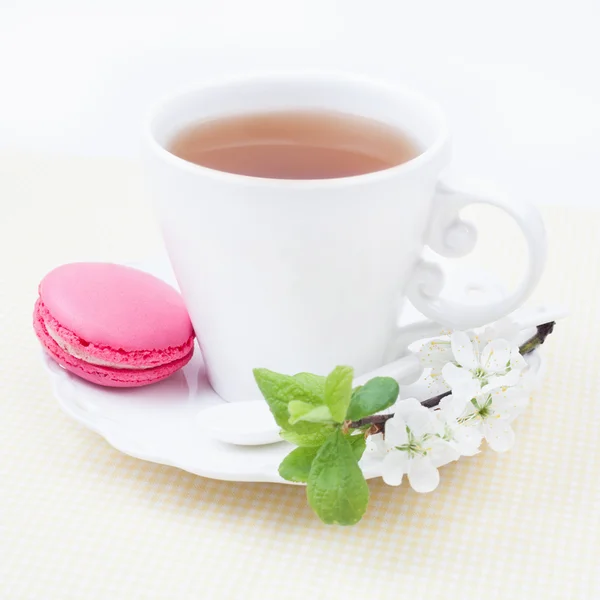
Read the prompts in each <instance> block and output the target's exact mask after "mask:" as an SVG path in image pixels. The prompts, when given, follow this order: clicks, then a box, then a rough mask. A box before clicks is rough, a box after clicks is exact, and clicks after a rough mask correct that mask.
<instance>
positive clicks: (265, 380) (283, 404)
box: [254, 369, 323, 431]
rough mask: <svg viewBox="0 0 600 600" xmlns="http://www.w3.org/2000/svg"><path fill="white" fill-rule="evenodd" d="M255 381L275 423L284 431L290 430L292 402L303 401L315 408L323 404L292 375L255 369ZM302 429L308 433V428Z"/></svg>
mask: <svg viewBox="0 0 600 600" xmlns="http://www.w3.org/2000/svg"><path fill="white" fill-rule="evenodd" d="M254 379H255V380H256V383H257V385H258V388H259V389H260V391H261V393H262V395H263V396H264V398H265V400H266V401H267V404H268V405H269V408H270V409H271V412H272V413H273V417H275V421H276V422H277V424H278V425H279V427H281V428H282V429H289V428H290V423H289V412H288V404H289V403H290V401H292V400H301V401H303V402H306V403H308V404H313V405H315V406H318V405H320V404H323V401H322V400H321V399H320V398H319V397H318V396H316V395H315V394H314V393H313V392H312V391H311V390H310V389H307V388H305V387H304V386H302V385H300V383H298V382H297V381H296V380H295V379H294V378H293V377H291V376H290V375H281V374H280V373H275V372H274V371H270V370H269V369H254ZM305 425H307V424H305ZM301 429H304V430H306V431H308V430H307V428H306V427H303V428H301Z"/></svg>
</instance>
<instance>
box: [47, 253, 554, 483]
mask: <svg viewBox="0 0 600 600" xmlns="http://www.w3.org/2000/svg"><path fill="white" fill-rule="evenodd" d="M135 266H136V267H138V268H141V269H144V270H146V271H148V272H151V273H153V274H155V275H157V276H159V277H161V278H163V279H165V280H166V281H168V282H169V283H171V284H175V281H174V278H173V276H172V274H171V273H170V269H169V267H168V263H167V262H166V261H164V260H158V261H149V262H147V263H144V264H137V265H135ZM453 279H454V280H455V281H457V280H458V282H459V283H458V284H457V288H456V289H455V290H454V289H453V290H451V295H452V297H454V298H456V299H457V300H461V301H471V302H473V303H474V304H479V303H481V302H491V301H494V300H496V299H498V297H499V296H501V295H502V294H503V292H502V288H501V286H499V285H498V284H497V283H496V282H494V281H491V280H489V278H488V279H487V281H486V284H485V285H482V286H478V294H477V295H476V297H475V298H473V296H472V289H473V284H472V282H473V280H474V279H476V280H478V281H482V278H481V277H480V273H476V274H474V273H473V272H465V273H464V276H462V277H461V278H460V279H457V277H456V274H455V276H454V277H453ZM460 281H462V282H463V286H462V289H461V285H460ZM422 319H423V317H422V316H421V315H420V314H419V313H418V312H417V311H415V310H414V308H412V307H411V306H406V308H405V310H404V312H403V318H402V324H403V325H406V324H409V323H412V322H417V321H420V320H422ZM528 361H529V362H530V365H531V367H532V368H531V369H530V370H529V374H528V377H531V383H532V385H534V384H537V383H539V381H540V379H541V376H542V371H543V369H542V360H541V355H540V353H539V351H537V352H535V353H533V354H532V355H530V356H529V357H528ZM44 364H45V365H46V367H47V370H48V372H49V373H50V376H51V379H52V383H53V388H54V395H55V396H56V398H57V399H58V402H59V404H60V406H61V408H62V409H63V410H64V411H65V412H66V413H67V414H68V415H70V416H71V417H73V418H74V419H75V420H76V421H79V422H80V423H82V424H83V425H85V426H86V427H88V428H89V429H91V430H92V431H95V432H96V433H98V434H100V435H101V436H102V437H104V438H105V439H106V440H107V441H108V443H109V444H110V445H111V446H113V447H115V448H116V449H117V450H120V451H121V452H124V453H125V454H128V455H130V456H134V457H136V458H140V459H143V460H148V461H152V462H156V463H160V464H165V465H171V466H174V467H178V468H180V469H184V470H185V471H189V472H191V473H195V474H197V475H202V476H204V477H210V478H212V479H222V480H227V481H256V482H261V481H262V482H275V483H289V482H287V481H285V480H283V479H282V478H281V477H280V476H279V474H278V472H277V469H278V467H279V463H280V462H281V460H282V459H283V458H284V457H285V456H286V454H288V453H289V451H290V449H291V448H292V446H291V445H290V444H288V443H287V442H283V441H282V442H279V443H275V444H268V445H253V446H238V445H233V444H228V443H225V442H222V441H218V440H217V439H214V438H211V437H209V436H208V435H207V434H206V433H204V432H202V430H201V427H200V426H199V422H201V420H202V415H201V411H202V410H205V409H207V408H210V407H214V406H216V405H223V404H225V403H224V402H223V400H221V398H219V396H217V395H216V394H215V392H214V391H213V390H212V389H211V387H210V385H209V384H208V381H207V379H206V375H205V372H204V366H203V363H202V358H201V356H200V352H199V351H197V352H196V353H195V355H194V357H193V359H192V360H191V361H190V363H189V364H188V365H187V366H186V367H184V368H183V369H182V370H181V371H179V372H178V373H175V374H174V375H173V376H171V377H170V378H169V379H167V380H165V381H162V382H160V383H157V384H154V385H150V386H146V387H140V388H130V389H119V388H107V387H100V386H96V385H94V384H91V383H87V382H86V381H84V380H82V379H80V378H79V377H77V376H75V375H72V374H71V373H69V372H67V371H65V370H64V369H62V368H61V367H60V366H59V365H57V364H56V363H55V362H54V361H52V360H51V359H50V358H48V357H47V356H46V354H45V353H44ZM434 394H435V390H434V391H432V389H431V387H430V385H429V382H428V381H427V380H426V379H425V378H423V379H422V380H420V381H419V382H417V383H416V384H412V385H411V386H401V395H402V396H403V397H407V395H410V396H414V397H416V398H418V399H420V400H424V399H426V398H428V397H431V396H432V395H434ZM360 465H361V467H362V469H363V472H364V474H365V477H366V478H367V479H370V478H374V477H379V476H380V475H381V462H380V459H379V458H377V457H375V456H373V455H369V454H365V456H364V457H363V459H362V460H361V463H360Z"/></svg>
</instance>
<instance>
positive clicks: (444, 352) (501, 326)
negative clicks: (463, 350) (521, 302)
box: [417, 317, 521, 381]
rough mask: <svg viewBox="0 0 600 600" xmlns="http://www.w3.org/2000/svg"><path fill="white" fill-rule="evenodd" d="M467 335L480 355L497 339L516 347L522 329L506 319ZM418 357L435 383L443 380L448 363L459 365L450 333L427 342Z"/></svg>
mask: <svg viewBox="0 0 600 600" xmlns="http://www.w3.org/2000/svg"><path fill="white" fill-rule="evenodd" d="M465 333H466V335H467V336H468V337H469V339H470V340H471V342H472V344H473V346H474V352H475V353H476V354H477V355H480V354H481V350H480V349H482V348H483V347H484V346H486V345H487V344H488V343H489V342H492V341H493V340H495V339H502V340H507V341H508V342H509V343H510V344H511V346H513V345H516V343H517V340H518V338H519V334H520V333H521V328H520V327H519V325H518V324H517V323H516V321H514V320H513V319H511V318H510V317H505V318H504V319H501V320H499V321H496V322H495V323H492V324H491V325H488V326H487V327H485V328H484V329H482V330H479V331H478V332H476V331H473V330H471V331H467V332H465ZM417 356H418V357H419V360H420V361H421V364H422V365H423V366H424V367H425V368H430V369H431V372H430V374H429V377H430V378H432V379H433V380H434V381H437V380H440V379H442V369H443V367H444V366H445V365H446V364H447V363H449V362H451V363H454V364H458V363H457V357H455V355H454V352H453V350H452V342H451V335H450V333H449V334H448V335H443V336H441V337H437V338H433V339H431V340H428V341H426V342H425V343H424V344H423V345H422V346H421V348H420V349H419V350H418V351H417Z"/></svg>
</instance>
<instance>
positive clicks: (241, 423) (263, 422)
mask: <svg viewBox="0 0 600 600" xmlns="http://www.w3.org/2000/svg"><path fill="white" fill-rule="evenodd" d="M421 371H422V367H421V364H420V363H419V359H418V358H417V357H416V356H415V355H414V354H410V355H409V356H405V357H404V358H400V359H398V360H396V361H394V362H391V363H390V364H388V365H385V366H383V367H380V368H379V369H375V370H374V371H371V372H370V373H365V374H364V375H361V376H360V377H356V378H355V379H354V381H353V385H354V386H357V385H364V384H365V383H366V382H367V381H369V379H372V378H373V377H393V378H394V379H396V381H408V380H414V379H415V378H418V377H419V375H420V374H421ZM196 419H197V423H198V425H199V427H200V429H201V430H202V431H203V432H205V433H207V434H209V435H210V436H211V437H213V438H214V439H216V440H219V441H221V442H226V443H228V444H234V445H237V446H258V445H262V444H275V443H277V442H281V441H282V440H281V438H280V437H279V426H278V425H277V423H275V419H274V418H273V415H272V414H271V411H270V410H269V406H268V404H267V403H266V402H265V401H264V400H255V401H249V402H234V403H227V404H219V405H217V406H212V407H211V408H207V409H205V410H202V411H200V412H199V413H198V416H197V417H196Z"/></svg>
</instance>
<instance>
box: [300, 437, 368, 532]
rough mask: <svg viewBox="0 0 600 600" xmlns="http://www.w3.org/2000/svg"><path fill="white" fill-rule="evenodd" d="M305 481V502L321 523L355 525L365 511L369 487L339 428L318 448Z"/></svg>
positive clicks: (348, 443)
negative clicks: (306, 500)
mask: <svg viewBox="0 0 600 600" xmlns="http://www.w3.org/2000/svg"><path fill="white" fill-rule="evenodd" d="M306 484H307V485H306V496H307V498H308V503H309V504H310V506H311V507H312V509H313V510H314V511H315V512H316V513H317V515H318V517H319V518H320V519H321V521H323V523H327V524H332V523H338V524H339V525H354V524H355V523H358V521H360V519H361V518H362V516H363V515H364V513H365V511H366V510H367V504H368V502H369V487H368V486H367V482H366V481H365V478H364V476H363V474H362V471H361V470H360V467H359V466H358V462H357V460H356V457H355V456H354V452H353V451H352V447H351V445H350V442H349V441H348V438H347V437H346V436H345V435H344V434H343V433H342V431H341V430H340V429H339V428H338V429H336V430H335V431H334V432H333V433H332V434H330V435H329V437H328V438H327V441H326V442H325V443H324V444H323V445H322V446H321V447H320V448H319V450H318V452H317V454H316V456H315V458H314V459H313V462H312V466H311V469H310V473H309V475H308V479H307V482H306Z"/></svg>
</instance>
